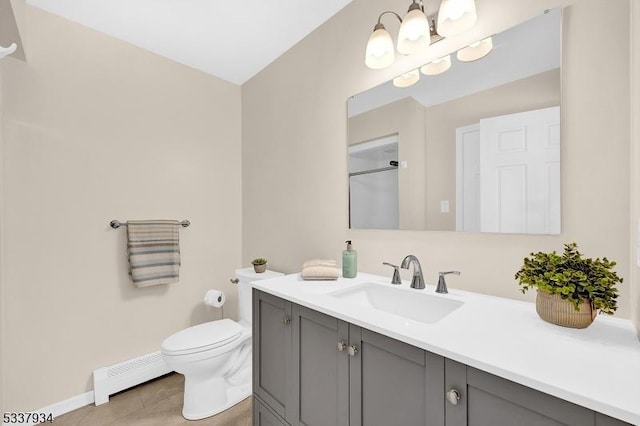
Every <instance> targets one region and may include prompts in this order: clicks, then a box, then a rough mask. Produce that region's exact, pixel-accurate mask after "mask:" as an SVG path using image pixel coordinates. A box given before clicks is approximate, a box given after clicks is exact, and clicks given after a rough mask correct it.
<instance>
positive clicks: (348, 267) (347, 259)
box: [342, 240, 358, 278]
mask: <svg viewBox="0 0 640 426" xmlns="http://www.w3.org/2000/svg"><path fill="white" fill-rule="evenodd" d="M345 242H346V243H347V249H346V250H344V251H343V252H342V276H343V277H344V278H355V277H356V275H357V274H358V252H357V251H355V250H354V249H353V247H352V245H351V240H347V241H345Z"/></svg>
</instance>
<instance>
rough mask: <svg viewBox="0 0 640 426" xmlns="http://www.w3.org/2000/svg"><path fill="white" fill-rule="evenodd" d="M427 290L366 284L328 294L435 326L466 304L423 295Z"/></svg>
mask: <svg viewBox="0 0 640 426" xmlns="http://www.w3.org/2000/svg"><path fill="white" fill-rule="evenodd" d="M422 291H424V290H416V291H411V290H405V289H401V288H393V287H384V286H381V285H378V284H371V283H364V284H359V285H356V286H354V287H350V288H347V289H340V290H337V291H334V292H331V293H329V295H330V296H332V297H335V298H338V299H340V300H342V301H344V302H348V303H354V304H357V305H360V306H368V307H371V308H373V309H377V310H379V311H383V312H387V313H390V314H394V315H398V316H401V317H404V318H409V319H412V320H415V321H419V322H422V323H425V324H434V323H436V322H438V321H440V320H441V319H442V318H444V317H446V316H447V315H449V314H450V313H451V312H453V311H455V310H456V309H458V308H459V307H460V306H462V305H463V304H464V302H460V301H458V300H451V299H446V298H444V297H440V296H436V295H430V294H425V293H421V292H422Z"/></svg>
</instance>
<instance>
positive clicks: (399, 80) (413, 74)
mask: <svg viewBox="0 0 640 426" xmlns="http://www.w3.org/2000/svg"><path fill="white" fill-rule="evenodd" d="M418 80H420V73H419V72H418V70H417V69H415V70H413V71H409V72H408V73H406V74H402V75H400V76H398V77H396V78H394V79H393V85H394V86H396V87H409V86H413V85H414V84H416V83H417V82H418Z"/></svg>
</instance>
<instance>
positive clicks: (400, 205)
mask: <svg viewBox="0 0 640 426" xmlns="http://www.w3.org/2000/svg"><path fill="white" fill-rule="evenodd" d="M561 18H562V14H561V10H559V9H556V10H551V11H547V12H545V14H543V15H541V16H538V17H536V18H534V19H532V20H530V21H527V22H524V23H522V24H520V25H517V26H515V27H513V28H511V29H509V30H506V31H504V32H502V33H500V34H496V35H494V36H493V37H492V42H493V49H492V50H491V52H490V53H489V54H488V55H487V56H484V57H483V58H481V59H478V60H474V61H471V62H463V61H460V60H458V59H457V58H456V54H455V53H453V54H451V56H450V60H451V66H450V68H449V69H448V70H446V72H444V73H441V74H438V75H425V74H423V73H420V80H419V81H418V82H417V83H416V84H413V85H412V86H410V87H404V88H401V87H396V86H394V84H393V82H392V81H389V82H386V83H384V84H381V85H380V86H377V87H374V88H372V89H370V90H367V91H366V92H363V93H360V94H358V95H355V96H353V97H351V98H350V99H349V100H348V101H347V111H348V138H347V141H348V148H347V151H348V159H349V177H348V181H349V224H350V227H351V228H353V229H407V230H429V231H467V232H500V233H527V234H559V233H560V62H561V55H560V51H561V37H560V27H561ZM425 71H427V72H429V70H425ZM414 72H415V71H414ZM401 77H402V76H401ZM414 77H415V74H414Z"/></svg>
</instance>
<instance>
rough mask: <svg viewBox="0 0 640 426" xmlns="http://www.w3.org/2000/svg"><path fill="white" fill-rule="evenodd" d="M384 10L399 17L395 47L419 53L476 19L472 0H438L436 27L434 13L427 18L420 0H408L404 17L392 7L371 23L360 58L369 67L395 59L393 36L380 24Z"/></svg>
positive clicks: (391, 61) (382, 65)
mask: <svg viewBox="0 0 640 426" xmlns="http://www.w3.org/2000/svg"><path fill="white" fill-rule="evenodd" d="M387 14H391V15H394V16H395V17H396V18H398V20H399V21H400V30H399V31H398V45H397V49H398V52H399V53H401V54H403V55H413V54H417V53H421V52H423V51H424V50H425V49H427V48H428V47H429V45H430V44H432V43H435V42H437V41H440V40H442V38H443V37H450V36H452V35H457V34H460V33H461V32H463V31H465V30H467V29H469V28H471V27H472V26H473V25H474V24H475V22H476V20H477V19H478V15H477V13H476V3H475V0H441V3H440V10H439V12H438V26H437V30H436V22H435V17H434V18H427V16H426V15H425V13H424V4H423V0H412V2H411V4H410V5H409V10H408V11H407V14H406V15H405V17H404V19H403V18H401V17H400V15H398V14H397V13H395V12H393V11H385V12H382V13H381V14H380V15H379V16H378V22H377V23H376V25H375V26H374V27H373V33H372V34H371V36H370V37H369V41H368V43H367V49H366V53H365V61H364V62H365V64H366V65H367V66H368V67H369V68H372V69H382V68H386V67H388V66H389V65H391V64H392V63H393V61H395V53H394V48H393V40H392V38H391V35H390V34H389V32H388V31H387V29H386V28H385V26H384V25H383V24H382V17H383V16H384V15H387ZM430 22H431V25H430V24H429V23H430ZM441 26H442V31H441V29H440V28H441Z"/></svg>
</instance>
